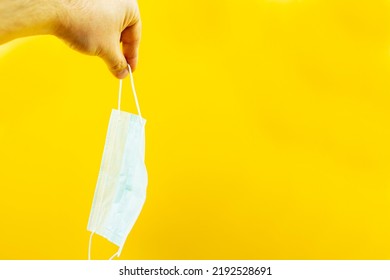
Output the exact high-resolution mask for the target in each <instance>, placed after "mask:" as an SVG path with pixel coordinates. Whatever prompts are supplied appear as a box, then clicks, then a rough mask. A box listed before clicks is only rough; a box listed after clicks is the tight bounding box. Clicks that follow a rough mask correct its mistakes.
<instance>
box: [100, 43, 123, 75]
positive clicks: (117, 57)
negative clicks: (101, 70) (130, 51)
mask: <svg viewBox="0 0 390 280" xmlns="http://www.w3.org/2000/svg"><path fill="white" fill-rule="evenodd" d="M100 57H101V58H102V59H103V60H104V62H105V63H106V64H107V66H108V69H109V70H110V71H111V73H112V74H113V75H114V76H115V77H117V78H118V79H123V78H125V77H126V76H127V74H129V70H128V68H127V61H126V58H125V56H124V55H123V53H122V50H121V47H120V43H119V41H118V43H116V44H114V45H113V46H112V47H111V48H109V49H107V50H106V51H105V52H102V53H101V55H100Z"/></svg>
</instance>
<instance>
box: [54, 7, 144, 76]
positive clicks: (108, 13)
mask: <svg viewBox="0 0 390 280" xmlns="http://www.w3.org/2000/svg"><path fill="white" fill-rule="evenodd" d="M62 3H63V9H61V11H59V13H58V15H59V17H58V25H57V28H55V29H54V30H53V32H54V35H56V36H58V37H59V38H61V39H63V40H64V41H65V42H66V43H68V44H69V45H70V46H71V47H72V48H73V49H76V50H77V51H80V52H82V53H85V54H88V55H97V56H99V57H101V58H102V59H103V60H104V61H105V62H106V64H107V66H108V68H109V69H110V71H111V72H112V74H114V75H115V76H116V77H117V78H119V79H123V78H124V77H126V76H127V74H128V68H127V64H130V67H131V69H132V70H133V71H134V69H135V68H136V65H137V59H138V47H139V43H140V39H141V20H140V14H139V9H138V4H137V1H136V0H62ZM120 42H122V47H123V52H122V50H121V47H120Z"/></svg>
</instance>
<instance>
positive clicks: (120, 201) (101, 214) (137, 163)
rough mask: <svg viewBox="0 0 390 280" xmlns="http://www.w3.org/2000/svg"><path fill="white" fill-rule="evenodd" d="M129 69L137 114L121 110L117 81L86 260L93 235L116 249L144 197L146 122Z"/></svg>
mask: <svg viewBox="0 0 390 280" xmlns="http://www.w3.org/2000/svg"><path fill="white" fill-rule="evenodd" d="M129 70H130V81H131V86H132V90H133V94H134V98H135V102H136V105H137V110H138V115H134V114H130V113H127V112H124V111H121V110H120V103H121V92H122V80H120V82H119V98H118V110H115V109H113V110H112V112H111V117H110V123H109V126H108V132H107V136H106V143H105V146H104V152H103V159H102V162H101V166H100V173H99V177H98V181H97V185H96V189H95V196H94V199H93V203H92V209H91V213H90V216H89V222H88V227H87V229H88V230H89V231H91V237H90V240H89V248H88V259H91V243H92V236H93V234H94V233H96V234H99V235H101V236H103V237H105V238H106V239H108V240H109V241H110V242H112V243H114V244H115V245H117V246H119V250H118V252H117V253H115V254H114V255H113V256H112V257H111V258H110V259H112V258H114V257H115V256H117V257H119V255H120V253H121V251H122V248H123V245H124V243H125V241H126V238H127V236H128V234H129V233H130V231H131V229H132V227H133V226H134V223H135V221H136V220H137V218H138V216H139V214H140V212H141V210H142V206H143V204H144V202H145V197H146V186H147V183H148V177H147V172H146V167H145V163H144V160H145V122H146V121H145V119H143V118H142V116H141V112H140V109H139V105H138V100H137V95H136V92H135V88H134V81H133V76H132V74H131V69H130V66H129Z"/></svg>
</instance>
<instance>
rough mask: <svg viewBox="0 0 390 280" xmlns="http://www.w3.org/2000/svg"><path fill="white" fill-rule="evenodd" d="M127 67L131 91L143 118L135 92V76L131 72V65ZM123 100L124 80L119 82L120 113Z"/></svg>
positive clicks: (139, 113)
mask: <svg viewBox="0 0 390 280" xmlns="http://www.w3.org/2000/svg"><path fill="white" fill-rule="evenodd" d="M127 67H128V68H129V73H130V74H129V75H130V85H131V89H132V91H133V95H134V100H135V105H136V106H137V111H138V115H139V116H140V117H141V118H142V115H141V109H140V107H139V103H138V98H137V92H136V91H135V85H134V78H133V74H132V72H131V67H130V65H127ZM121 99H122V80H119V93H118V111H120V110H121Z"/></svg>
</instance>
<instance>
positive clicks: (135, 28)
mask: <svg viewBox="0 0 390 280" xmlns="http://www.w3.org/2000/svg"><path fill="white" fill-rule="evenodd" d="M121 41H122V50H123V54H124V56H125V58H126V60H127V63H128V64H130V67H131V70H132V71H134V69H135V68H136V67H137V62H138V49H139V44H140V41H141V20H138V21H137V22H136V23H134V24H133V25H131V26H129V27H127V28H126V29H125V30H123V32H122V35H121Z"/></svg>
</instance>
